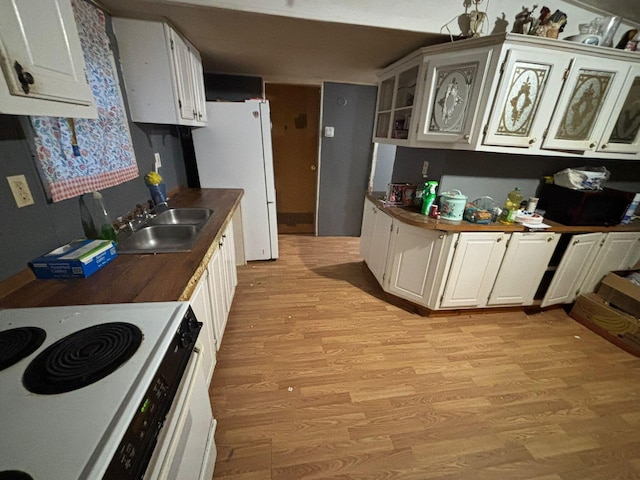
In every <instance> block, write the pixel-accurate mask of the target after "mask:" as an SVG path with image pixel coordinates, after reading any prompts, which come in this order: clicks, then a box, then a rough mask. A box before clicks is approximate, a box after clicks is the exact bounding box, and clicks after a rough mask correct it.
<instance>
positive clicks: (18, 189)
mask: <svg viewBox="0 0 640 480" xmlns="http://www.w3.org/2000/svg"><path fill="white" fill-rule="evenodd" d="M7 181H8V182H9V187H10V188H11V193H13V198H15V200H16V205H18V208H22V207H26V206H27V205H33V204H34V203H35V202H34V201H33V196H31V190H29V184H28V183H27V179H26V178H25V177H24V175H13V176H11V177H7Z"/></svg>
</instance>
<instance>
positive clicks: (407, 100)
mask: <svg viewBox="0 0 640 480" xmlns="http://www.w3.org/2000/svg"><path fill="white" fill-rule="evenodd" d="M419 70H420V64H419V63H417V64H416V63H414V64H413V65H410V66H406V65H404V66H402V67H400V68H398V69H396V70H394V72H393V73H392V74H391V75H390V76H389V77H388V78H384V77H383V80H382V81H381V82H380V84H379V86H378V104H377V110H376V126H375V133H374V141H380V142H384V143H395V144H405V143H408V141H409V132H410V131H411V119H412V118H413V106H414V102H415V100H416V95H417V88H418V73H419Z"/></svg>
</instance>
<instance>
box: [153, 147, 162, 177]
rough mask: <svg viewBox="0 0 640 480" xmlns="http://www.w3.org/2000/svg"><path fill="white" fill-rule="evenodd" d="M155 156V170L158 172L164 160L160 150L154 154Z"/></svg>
mask: <svg viewBox="0 0 640 480" xmlns="http://www.w3.org/2000/svg"><path fill="white" fill-rule="evenodd" d="M153 157H154V158H155V160H156V164H155V170H156V172H157V171H158V169H159V168H160V167H161V166H162V160H161V159H160V154H159V153H158V152H156V153H154V154H153Z"/></svg>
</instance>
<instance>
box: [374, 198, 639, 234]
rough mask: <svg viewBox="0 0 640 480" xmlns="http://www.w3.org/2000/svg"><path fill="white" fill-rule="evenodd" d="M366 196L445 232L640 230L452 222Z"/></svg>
mask: <svg viewBox="0 0 640 480" xmlns="http://www.w3.org/2000/svg"><path fill="white" fill-rule="evenodd" d="M366 197H367V198H368V199H369V200H371V201H372V202H374V203H375V204H376V206H378V207H379V208H380V209H381V210H382V211H384V212H385V213H387V214H388V215H389V216H391V217H393V218H396V219H398V220H400V221H401V222H403V223H406V224H408V225H413V226H415V227H420V228H425V229H428V230H439V231H444V232H554V233H591V232H638V231H640V223H635V224H629V225H616V226H613V227H605V226H597V225H594V226H570V225H562V224H560V223H557V222H554V221H552V220H547V219H545V220H544V223H546V224H547V225H549V226H550V228H545V229H529V228H527V227H523V226H522V225H520V224H517V223H514V224H512V225H507V224H504V223H491V224H488V225H481V224H477V223H471V222H467V221H466V220H462V221H459V222H452V221H449V220H443V219H435V218H431V217H428V216H426V215H422V214H421V213H419V212H418V211H417V209H412V207H400V206H392V205H387V204H385V203H384V202H383V201H382V200H381V199H380V198H379V197H378V196H376V195H375V194H371V193H367V194H366Z"/></svg>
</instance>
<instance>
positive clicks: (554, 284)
mask: <svg viewBox="0 0 640 480" xmlns="http://www.w3.org/2000/svg"><path fill="white" fill-rule="evenodd" d="M602 235H603V234H602V233H586V234H584V235H574V236H573V238H572V239H571V242H570V243H569V246H568V247H567V250H566V251H565V253H564V255H563V256H562V260H561V261H560V264H559V265H558V269H557V270H556V273H555V274H554V275H553V280H551V284H550V285H549V289H548V290H547V293H546V294H545V296H544V298H543V299H542V303H541V304H540V306H541V307H547V306H549V305H555V304H558V303H570V302H572V301H573V300H574V299H575V298H576V296H577V295H578V287H579V286H580V285H581V284H582V281H583V280H584V277H585V275H586V274H587V271H588V269H589V265H590V264H591V261H592V260H593V258H594V257H595V254H596V252H597V249H598V247H599V244H600V240H601V239H602Z"/></svg>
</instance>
